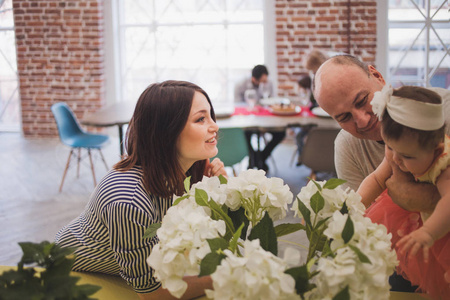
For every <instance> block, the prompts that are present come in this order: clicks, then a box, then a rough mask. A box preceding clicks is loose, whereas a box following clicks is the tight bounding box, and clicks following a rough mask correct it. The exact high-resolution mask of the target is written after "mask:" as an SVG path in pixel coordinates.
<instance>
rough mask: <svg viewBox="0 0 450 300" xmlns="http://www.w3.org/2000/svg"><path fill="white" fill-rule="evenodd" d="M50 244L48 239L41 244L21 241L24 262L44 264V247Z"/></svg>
mask: <svg viewBox="0 0 450 300" xmlns="http://www.w3.org/2000/svg"><path fill="white" fill-rule="evenodd" d="M48 244H49V242H47V241H45V242H42V243H40V244H36V243H30V242H21V243H19V245H20V247H21V248H22V251H23V256H22V260H21V262H23V263H24V264H33V263H37V264H38V265H42V264H43V263H44V262H45V254H44V247H45V246H46V245H48Z"/></svg>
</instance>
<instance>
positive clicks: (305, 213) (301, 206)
mask: <svg viewBox="0 0 450 300" xmlns="http://www.w3.org/2000/svg"><path fill="white" fill-rule="evenodd" d="M297 200H298V201H297V202H298V210H299V211H300V213H301V214H302V216H303V219H304V220H305V222H306V224H308V225H309V226H311V227H312V224H311V212H310V211H309V209H308V208H307V207H306V205H305V204H304V203H303V202H302V201H300V199H299V198H298V197H297Z"/></svg>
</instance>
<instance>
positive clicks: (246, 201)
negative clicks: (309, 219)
mask: <svg viewBox="0 0 450 300" xmlns="http://www.w3.org/2000/svg"><path fill="white" fill-rule="evenodd" d="M226 193H227V201H226V203H225V204H226V205H227V206H228V207H229V208H230V209H231V210H237V209H238V208H240V207H243V208H244V209H245V212H246V216H247V218H248V219H249V220H250V221H251V222H252V224H253V225H255V224H256V223H257V222H258V221H259V220H261V218H262V217H263V216H264V212H265V211H267V212H268V213H269V216H270V217H271V219H272V220H280V219H283V218H285V217H286V211H287V210H288V204H291V203H292V197H293V195H292V193H291V191H290V189H289V186H288V185H287V184H284V182H283V180H282V179H280V178H276V177H272V178H267V177H266V176H265V172H264V171H262V170H246V171H243V172H241V174H239V176H238V177H232V178H230V179H229V181H228V184H227V189H226Z"/></svg>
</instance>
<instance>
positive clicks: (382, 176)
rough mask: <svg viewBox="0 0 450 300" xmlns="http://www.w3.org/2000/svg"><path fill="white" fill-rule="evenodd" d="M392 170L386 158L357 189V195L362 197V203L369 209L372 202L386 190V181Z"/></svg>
mask: <svg viewBox="0 0 450 300" xmlns="http://www.w3.org/2000/svg"><path fill="white" fill-rule="evenodd" d="M391 174H392V169H391V166H390V165H389V163H388V161H387V160H386V158H384V159H383V161H382V162H381V164H380V165H379V166H378V168H376V170H375V171H373V172H372V173H371V174H370V175H369V176H367V177H366V178H365V179H364V180H363V182H361V185H360V186H359V188H358V193H359V194H360V195H361V197H362V203H363V204H364V205H365V206H366V208H367V207H369V206H370V205H371V204H372V202H373V201H375V199H376V198H377V197H378V196H379V195H380V194H381V193H382V192H383V191H384V190H385V189H386V184H385V182H386V180H387V179H388V178H389V176H391Z"/></svg>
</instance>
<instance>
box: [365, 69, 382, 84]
mask: <svg viewBox="0 0 450 300" xmlns="http://www.w3.org/2000/svg"><path fill="white" fill-rule="evenodd" d="M368 69H369V73H370V74H371V75H372V76H373V77H375V79H376V80H378V81H379V82H380V83H381V84H382V85H385V84H386V81H384V78H383V75H381V73H380V72H379V71H378V70H377V69H375V67H374V66H372V65H369V66H368Z"/></svg>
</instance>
